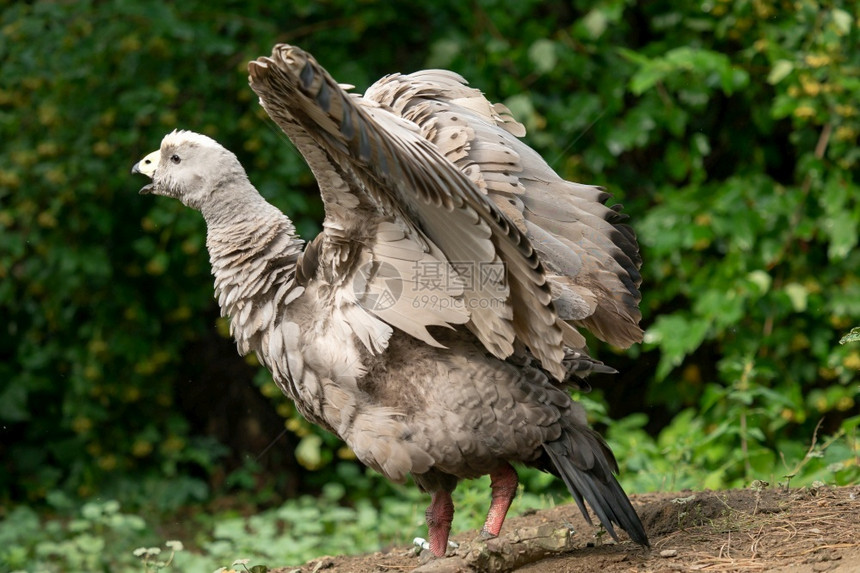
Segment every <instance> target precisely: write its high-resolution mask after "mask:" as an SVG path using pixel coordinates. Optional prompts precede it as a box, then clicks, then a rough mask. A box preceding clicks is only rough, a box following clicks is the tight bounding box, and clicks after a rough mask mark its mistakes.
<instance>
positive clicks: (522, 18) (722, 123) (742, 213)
mask: <svg viewBox="0 0 860 573" xmlns="http://www.w3.org/2000/svg"><path fill="white" fill-rule="evenodd" d="M858 40H860V38H858V31H857V14H856V6H854V5H853V3H850V2H846V1H835V2H830V3H826V4H820V3H815V2H811V1H808V0H799V1H798V2H790V3H789V2H778V1H777V2H773V1H768V0H749V1H746V0H737V1H734V2H731V1H726V0H718V1H715V2H684V3H674V4H671V5H670V4H665V3H645V4H643V5H634V4H632V3H630V2H626V1H624V0H605V1H602V2H598V3H594V2H585V1H584V0H577V1H574V2H561V1H550V2H546V1H540V2H538V1H536V0H527V1H521V0H479V1H475V2H471V3H462V2H454V1H453V0H446V1H443V2H437V3H433V5H432V6H424V5H423V4H421V3H417V4H416V3H403V4H399V3H384V2H375V1H370V0H368V1H364V2H351V1H347V0H330V1H328V2H311V1H298V2H291V3H289V5H286V4H284V5H280V4H272V3H271V2H261V1H259V0H253V1H250V2H245V3H242V4H241V5H240V4H237V3H228V2H224V3H218V2H216V3H214V4H213V3H212V2H201V1H199V0H188V1H186V2H182V3H179V4H170V3H167V4H157V5H156V4H152V3H149V2H138V1H129V2H122V3H102V2H77V3H53V2H33V3H13V4H8V5H6V6H4V7H3V8H2V35H0V58H2V61H3V62H4V64H3V79H2V84H0V137H2V139H3V142H4V145H3V153H2V154H0V317H2V321H0V324H2V328H3V329H4V331H3V334H2V335H0V357H2V360H0V458H2V462H0V463H2V464H3V471H0V499H4V500H7V499H14V500H17V501H36V500H41V499H43V498H44V497H45V496H46V495H48V493H49V492H51V491H55V490H62V491H66V492H70V493H72V494H75V495H80V496H84V497H86V496H89V495H92V494H94V493H96V492H102V493H103V492H105V491H107V490H109V489H111V488H112V489H113V491H114V492H115V493H117V494H118V495H119V494H122V495H124V496H125V497H134V496H137V497H138V498H144V499H150V500H152V499H161V500H163V501H164V505H165V506H176V505H178V504H181V503H183V502H185V501H188V500H194V499H203V498H205V497H206V496H207V495H208V492H209V490H208V487H209V484H210V482H211V481H212V476H213V474H214V473H217V471H216V470H219V464H220V461H219V460H221V459H222V457H223V455H224V453H225V452H224V449H223V448H222V447H220V446H219V445H218V444H216V443H213V441H212V440H207V439H204V438H202V437H201V436H204V435H205V434H206V431H207V430H206V428H205V427H199V426H197V427H195V426H192V424H191V422H189V419H190V417H189V415H190V410H189V407H188V406H185V409H184V410H183V409H181V408H178V407H177V405H176V392H177V388H179V387H181V385H182V384H184V383H185V382H186V380H187V377H188V376H199V373H198V374H195V370H194V368H192V367H190V366H189V365H193V364H194V360H195V357H196V355H194V354H192V353H191V352H190V350H189V349H190V348H191V347H192V346H191V345H192V344H193V343H194V342H195V341H197V342H199V341H201V340H204V339H205V336H206V335H207V333H211V332H212V331H213V329H215V328H216V325H215V324H213V320H214V316H216V314H217V313H216V311H215V309H214V302H213V300H212V296H211V279H210V277H209V268H208V261H207V255H206V253H205V249H204V232H205V231H204V228H203V224H202V221H201V219H200V217H199V216H198V215H197V214H196V213H193V212H191V211H189V210H187V209H185V208H184V207H182V206H181V205H180V204H178V203H177V202H174V201H167V200H159V199H158V198H151V197H146V198H140V197H138V196H137V195H136V193H135V192H136V190H137V188H138V187H139V186H141V185H142V184H143V181H142V180H140V179H136V178H132V177H131V176H130V175H129V173H128V171H129V169H130V166H131V165H132V164H133V163H134V162H135V161H137V160H138V159H139V158H140V157H142V156H143V155H144V154H145V153H147V152H149V151H150V150H152V149H154V148H156V147H157V146H158V143H159V141H160V138H161V137H162V135H163V134H164V133H165V132H167V131H170V130H172V129H174V128H187V129H194V130H197V131H201V132H205V133H207V134H209V135H211V136H213V137H215V138H216V139H218V140H219V141H220V142H221V143H223V144H224V145H226V146H227V147H229V148H231V149H233V150H235V151H236V152H237V154H238V155H239V157H240V159H241V160H242V162H243V163H244V165H246V167H247V169H248V171H249V175H250V177H251V180H252V181H253V182H254V183H255V184H256V185H257V187H258V188H259V189H260V190H261V192H262V193H263V194H264V195H266V196H267V197H269V198H270V199H271V200H272V201H274V202H276V203H277V204H278V205H279V206H281V207H282V208H283V209H284V210H285V211H287V212H288V213H289V214H290V215H291V216H293V217H294V218H295V219H296V220H297V223H298V226H299V229H300V230H301V231H302V232H303V234H305V236H310V235H312V234H313V232H315V229H316V228H317V225H318V222H319V217H320V216H321V213H320V211H319V201H318V199H317V197H316V191H315V185H314V182H313V179H312V177H311V175H310V173H309V171H308V170H307V169H306V168H305V167H304V165H303V163H302V161H301V159H300V157H299V156H298V154H297V153H295V152H294V151H292V150H291V148H290V147H289V145H288V144H287V143H286V142H285V138H284V137H283V136H282V135H281V134H279V133H278V132H277V131H276V130H275V129H274V128H272V127H271V125H270V124H269V123H268V121H267V120H266V119H265V116H264V114H263V113H262V111H261V110H260V109H259V106H257V105H256V103H255V101H254V97H253V93H252V92H251V90H250V89H249V88H248V87H247V85H246V79H245V76H246V71H245V63H246V62H247V60H249V59H251V58H254V57H257V56H259V55H264V54H267V53H268V52H269V50H270V48H271V45H272V44H274V43H275V42H276V41H289V42H294V43H297V44H299V45H301V46H303V47H305V48H307V49H308V50H309V51H311V52H312V53H314V54H315V55H316V57H317V59H318V60H319V61H320V62H321V63H322V64H323V65H325V66H326V67H328V68H329V69H330V70H331V71H332V73H333V74H334V75H335V77H337V78H338V79H339V80H340V81H343V82H350V83H353V84H356V85H357V86H358V87H359V89H364V88H365V87H366V86H367V85H369V83H370V82H371V81H373V80H374V79H376V78H377V77H379V76H380V75H382V74H384V73H389V72H393V71H412V70H415V69H419V68H422V67H429V66H440V67H449V68H452V69H454V70H456V71H458V72H460V73H461V74H462V75H464V76H465V77H466V78H468V79H469V81H470V82H471V83H472V85H474V86H477V87H480V88H481V89H483V90H484V91H485V92H487V93H488V95H489V96H490V97H491V99H494V100H503V101H505V102H506V103H507V104H508V105H509V106H510V107H511V108H512V109H513V110H514V112H515V114H516V115H517V116H518V117H519V118H520V119H521V120H522V121H523V122H524V123H525V124H526V125H527V127H528V128H529V132H530V133H529V136H528V139H529V141H530V143H532V144H533V145H534V146H535V147H536V148H538V149H539V150H540V151H541V153H543V155H544V156H545V157H546V158H547V159H548V160H549V161H550V162H551V164H552V165H553V166H554V167H555V168H556V169H557V170H558V171H559V172H560V173H561V174H562V175H564V176H565V177H567V178H570V179H574V180H577V181H583V182H589V183H597V184H603V185H606V186H607V187H609V188H610V189H611V190H612V191H613V193H614V194H615V196H616V198H617V199H618V200H623V202H624V203H625V204H626V212H628V213H629V214H631V216H632V219H631V222H632V224H633V225H634V226H635V228H636V229H637V231H638V232H639V235H640V238H641V242H642V248H643V252H644V258H645V267H644V276H645V282H644V285H643V290H644V295H645V296H644V300H643V309H644V313H645V325H646V326H647V327H648V330H647V339H646V342H647V343H646V345H645V346H644V347H642V348H635V349H633V350H631V351H629V352H628V353H627V354H625V355H621V354H618V353H616V352H614V351H613V350H612V349H606V348H601V347H600V346H596V350H597V351H598V352H600V353H601V354H606V353H607V352H612V353H613V354H614V355H612V356H609V357H606V356H604V358H606V359H607V360H609V361H611V362H612V363H613V365H615V366H617V367H618V368H619V370H621V371H622V373H623V374H622V375H620V376H618V377H616V378H615V379H608V378H605V379H600V380H595V386H596V387H599V388H602V389H603V393H602V394H600V393H596V394H595V395H594V396H593V397H591V401H592V403H593V404H594V406H596V407H598V408H600V407H603V408H606V407H607V406H608V413H609V414H610V415H612V416H614V417H621V416H625V415H627V414H630V413H632V412H647V415H646V414H638V415H635V416H633V417H629V418H625V419H624V420H622V422H620V423H610V422H609V418H607V417H605V416H603V417H599V416H597V417H596V419H599V420H600V421H602V422H606V423H610V424H611V427H610V434H611V436H612V438H613V444H614V445H615V446H616V448H618V451H619V453H620V456H619V457H620V459H621V461H622V464H623V465H624V469H625V470H629V471H628V473H627V474H625V475H626V476H628V477H629V478H630V479H633V478H634V477H635V474H633V475H631V472H633V471H638V472H642V473H643V474H645V473H647V472H651V471H658V470H659V469H660V468H661V467H664V466H665V462H666V460H667V459H670V460H673V461H677V462H682V463H686V464H689V466H690V467H691V468H693V470H691V473H690V476H695V477H696V479H693V480H692V481H693V482H696V483H698V484H699V485H701V479H705V478H703V477H702V476H705V477H706V478H707V479H708V482H707V483H708V485H713V486H720V485H735V484H738V483H741V482H742V481H743V480H744V479H747V478H749V477H750V476H751V474H758V473H760V472H774V471H778V469H779V468H780V467H781V464H782V461H781V459H780V453H781V452H782V453H785V454H786V456H795V455H796V456H801V457H802V456H803V455H804V453H803V452H805V451H806V449H807V446H808V444H809V442H810V440H811V439H812V436H813V433H814V430H815V428H816V425H817V423H818V421H819V419H821V418H824V420H825V422H824V424H823V425H822V427H821V430H820V432H821V434H822V436H824V435H828V436H834V435H836V436H844V439H845V440H850V439H856V438H855V437H853V436H855V434H854V431H855V428H856V425H857V423H858V420H860V419H858V417H857V416H856V413H857V404H856V401H857V399H858V391H860V390H858V382H857V378H858V376H857V372H858V368H860V350H858V347H857V344H856V343H850V344H846V345H843V346H840V345H838V343H837V342H838V340H839V337H840V336H841V335H842V334H844V333H845V332H846V331H847V330H848V328H849V327H850V326H853V325H856V324H857V323H858V321H860V281H858V278H857V276H856V269H857V268H858V265H860V254H858V250H857V249H856V245H857V233H858V222H860V206H858V200H857V198H858V196H860V194H858V187H857V184H856V179H857V173H858V167H857V161H858V154H860V151H858V147H857V145H856V144H857V137H858V134H860V115H858V109H857V94H858V93H860V80H858V78H860V74H858V71H860V53H858V52H857V50H856V49H854V47H855V46H856V45H858ZM222 334H223V333H222ZM236 360H239V359H238V358H237V359H236ZM189 373H191V374H189ZM206 382H207V383H208V384H209V385H210V386H211V392H210V394H211V395H213V396H215V397H217V396H218V395H220V394H222V393H223V388H225V387H226V386H227V385H229V384H247V383H248V381H247V380H230V379H223V378H222V379H218V378H213V379H211V380H206ZM256 382H257V386H258V387H259V388H260V391H261V392H262V393H263V394H264V395H266V396H268V397H270V398H271V399H272V401H273V408H276V409H277V411H278V413H279V414H281V415H282V416H283V417H284V418H286V419H288V422H287V428H288V431H290V432H291V433H292V434H294V435H295V436H296V439H297V440H300V448H299V462H301V463H302V464H304V466H305V467H307V468H309V469H315V470H320V471H319V472H317V473H316V474H312V475H311V476H310V477H306V478H305V479H306V480H307V481H308V482H325V481H328V480H330V479H336V476H335V472H334V469H333V468H334V467H336V464H335V461H336V460H338V459H349V457H350V453H349V452H348V451H346V450H344V449H343V448H342V445H341V444H340V443H339V442H338V441H337V440H335V439H334V438H333V437H331V436H329V435H327V434H324V433H322V432H320V431H319V430H318V429H316V428H313V427H312V426H309V425H308V424H307V423H306V422H304V421H302V420H301V419H300V418H299V417H298V415H297V414H296V413H295V410H294V409H293V408H292V407H290V406H289V405H288V404H287V403H286V401H285V400H284V399H283V398H282V397H280V396H279V395H278V394H277V393H276V392H273V391H272V390H273V389H274V386H273V385H272V384H271V381H270V380H269V379H268V376H267V375H266V374H265V373H260V374H259V375H258V376H257V379H256ZM601 396H605V402H604V400H603V398H601ZM236 415H246V416H251V417H253V416H254V413H253V412H252V413H250V414H249V413H246V412H242V413H238V412H237V414H236ZM852 416H853V417H852ZM661 432H662V433H661ZM275 437H276V436H272V439H275ZM681 438H683V439H681ZM819 443H824V442H823V441H819ZM845 443H846V444H850V442H845ZM854 443H855V444H856V442H854ZM846 448H847V449H845V450H844V452H847V453H845V455H844V456H841V458H840V459H841V461H839V462H838V463H842V464H843V466H841V467H842V469H841V470H839V471H840V472H842V473H839V472H836V473H834V472H835V470H834V472H831V474H832V475H831V477H832V478H833V479H838V480H841V481H846V480H848V479H856V476H857V462H856V457H854V458H852V457H851V456H852V454H850V451H851V450H850V447H848V446H846ZM853 455H854V456H856V453H855V454H853ZM671 456H677V457H676V458H673V457H671ZM852 460H853V461H852ZM795 461H796V459H795V460H787V462H786V464H787V465H793V464H794V463H795ZM835 463H837V462H833V464H835ZM661 464H662V465H661ZM833 464H830V465H831V466H832V467H833V468H835V466H834V465H833ZM676 467H677V466H676ZM828 467H830V466H828ZM852 468H853V469H852ZM825 469H826V468H825ZM852 472H853V473H852ZM852 476H853V478H852ZM700 478H701V479H700ZM691 479H692V478H691ZM228 483H233V484H246V485H244V486H242V487H248V488H253V487H254V481H253V480H252V479H247V475H246V474H244V473H243V474H236V476H234V477H233V478H232V481H230V480H228ZM637 483H638V484H639V485H641V486H642V487H663V486H664V484H656V483H648V484H645V483H643V482H637ZM676 483H677V482H676ZM130 490H133V495H132V493H129V491H130Z"/></svg>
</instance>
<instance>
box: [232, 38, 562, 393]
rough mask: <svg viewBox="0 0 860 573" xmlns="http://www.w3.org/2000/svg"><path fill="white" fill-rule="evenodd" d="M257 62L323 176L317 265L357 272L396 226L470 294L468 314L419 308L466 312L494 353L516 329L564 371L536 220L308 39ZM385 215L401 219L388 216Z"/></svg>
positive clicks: (269, 97) (334, 272)
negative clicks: (353, 88) (515, 215)
mask: <svg viewBox="0 0 860 573" xmlns="http://www.w3.org/2000/svg"><path fill="white" fill-rule="evenodd" d="M249 72H250V82H251V87H252V88H253V89H254V91H255V92H256V93H257V94H258V95H259V97H260V102H261V104H262V105H263V107H264V108H265V109H266V111H267V112H268V113H269V115H270V116H271V117H272V119H273V120H274V121H275V122H276V123H278V125H280V126H281V128H282V129H284V131H285V132H286V133H287V135H288V136H290V138H291V139H292V140H293V141H294V143H295V144H296V145H297V147H298V148H299V150H300V151H301V152H302V153H303V154H304V155H305V158H306V159H307V160H308V163H309V164H310V165H311V168H312V169H313V170H314V172H315V175H316V176H317V179H318V180H319V181H320V186H321V191H322V195H323V200H324V202H325V204H326V221H325V224H324V229H325V240H324V241H325V246H326V248H327V249H328V254H327V255H326V256H324V257H319V258H320V264H319V266H318V268H317V270H315V271H312V272H328V273H331V277H329V278H330V279H336V278H337V276H342V277H353V276H354V272H355V270H356V268H357V265H358V264H359V262H360V261H361V256H358V255H355V252H356V251H361V252H365V251H363V250H362V249H361V245H367V244H373V245H375V246H374V247H373V248H372V249H371V254H370V255H369V256H371V257H375V256H378V255H379V253H380V252H382V251H384V250H385V249H386V248H387V246H386V245H387V244H388V243H390V242H391V238H395V241H394V242H396V241H403V240H404V239H405V240H407V241H408V242H409V243H410V247H409V248H408V249H406V250H407V251H409V250H410V249H413V248H417V249H420V251H421V252H424V253H429V254H430V256H431V257H432V259H433V260H434V261H438V263H439V264H441V265H442V267H443V269H444V272H445V273H448V276H449V277H451V273H452V272H453V273H454V275H455V276H453V277H452V278H459V282H458V281H457V280H451V281H450V285H449V287H448V288H449V290H447V291H445V292H444V294H445V296H448V297H451V298H452V299H457V300H460V301H461V306H460V307H459V308H460V311H459V312H458V314H457V318H458V319H459V320H443V319H442V318H440V315H439V314H438V312H439V310H440V309H437V308H431V309H421V310H422V314H423V315H424V317H425V318H424V319H423V320H425V321H426V320H427V317H434V319H435V320H437V322H436V324H438V323H440V321H441V322H448V323H456V322H462V319H463V318H464V317H465V316H467V319H468V322H467V324H466V325H467V327H468V328H470V329H471V330H472V331H473V332H474V333H475V335H476V336H477V337H478V338H479V339H480V340H481V342H482V343H483V344H484V346H485V347H486V348H487V349H488V350H489V351H491V352H492V353H494V354H495V355H496V356H499V357H502V358H504V357H507V356H509V355H510V354H511V353H512V352H513V350H514V344H515V342H517V341H519V342H521V343H523V344H525V345H526V346H527V347H528V348H529V349H530V351H531V352H532V353H533V354H534V356H536V357H537V358H538V359H539V360H540V361H541V363H542V365H543V367H544V368H545V369H546V370H548V371H549V372H551V373H552V374H553V375H554V376H556V377H557V378H559V379H561V378H562V377H563V376H564V368H563V366H562V359H563V357H564V351H563V346H564V342H563V331H564V325H566V323H564V322H563V321H560V320H559V319H558V316H557V314H556V310H555V306H554V304H553V302H552V298H553V295H552V293H551V287H550V283H549V282H548V281H547V279H546V275H545V272H544V267H543V265H542V263H541V260H540V256H539V254H538V252H537V251H536V250H535V249H534V248H533V247H532V244H531V241H530V240H529V239H528V237H527V232H528V231H527V230H528V227H527V226H523V225H519V224H517V222H516V221H515V220H513V219H512V218H511V217H510V216H509V215H506V214H505V211H503V208H500V207H499V204H498V203H497V202H495V201H494V200H493V199H492V198H491V197H490V196H488V195H487V194H486V193H485V192H484V190H482V189H481V188H480V187H479V185H476V183H475V181H473V179H471V178H470V176H469V175H468V174H467V173H465V172H464V171H462V170H461V169H460V168H458V167H457V166H456V165H455V164H454V163H452V161H451V160H449V159H448V158H447V157H446V156H445V154H444V153H443V151H441V150H440V147H439V146H437V145H436V144H434V142H432V141H431V140H430V139H428V138H427V137H426V136H425V134H424V133H423V132H422V129H421V127H420V126H419V125H418V124H417V123H415V122H414V121H409V120H407V119H404V118H403V117H400V116H399V115H398V114H397V113H395V112H393V111H392V110H391V109H389V108H388V107H386V106H382V105H380V104H379V103H378V102H374V101H373V100H371V99H367V98H362V97H359V96H355V95H350V94H348V93H346V92H345V91H344V89H343V88H342V87H341V86H340V85H338V84H337V83H336V82H335V81H334V79H332V78H331V76H330V75H329V74H328V73H327V72H326V71H325V70H324V69H323V68H322V67H321V66H319V64H317V62H316V61H315V60H314V59H313V57H312V56H310V55H309V54H306V53H305V52H303V51H302V50H300V49H298V48H295V47H291V46H286V45H279V46H276V47H275V48H274V50H273V52H272V56H271V57H268V58H260V59H258V60H256V61H253V62H251V63H250V64H249ZM489 172H490V171H489V170H488V171H487V173H489ZM383 220H384V221H386V222H389V223H390V224H391V225H394V227H391V226H388V227H380V226H379V222H380V221H383ZM401 235H402V236H401ZM362 241H363V242H362ZM380 247H382V248H381V249H380ZM398 252H399V253H400V254H401V255H404V253H403V252H402V251H398ZM331 253H339V256H332V254H331ZM306 256H307V254H306ZM403 260H409V259H408V257H407V258H405V259H403ZM302 266H303V267H304V266H305V265H302ZM308 266H309V267H311V268H312V267H313V265H308ZM416 266H417V267H422V266H423V267H427V265H420V264H419V265H416ZM430 268H432V267H430ZM422 273H424V274H422V278H423V279H424V280H425V284H426V283H427V282H428V280H427V276H426V275H427V273H426V272H424V271H422ZM377 316H380V317H381V315H379V314H377ZM449 318H451V317H450V316H449ZM383 320H386V322H389V324H392V325H394V326H397V325H396V324H394V323H393V322H391V321H390V320H389V319H388V318H383ZM428 324H430V323H429V322H428ZM425 332H426V329H425ZM428 336H429V335H428Z"/></svg>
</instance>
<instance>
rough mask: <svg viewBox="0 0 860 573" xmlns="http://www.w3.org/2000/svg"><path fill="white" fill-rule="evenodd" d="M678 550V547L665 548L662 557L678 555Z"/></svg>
mask: <svg viewBox="0 0 860 573" xmlns="http://www.w3.org/2000/svg"><path fill="white" fill-rule="evenodd" d="M677 555H678V551H677V550H676V549H664V550H663V551H661V552H660V557H676V556H677Z"/></svg>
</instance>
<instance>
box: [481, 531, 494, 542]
mask: <svg viewBox="0 0 860 573" xmlns="http://www.w3.org/2000/svg"><path fill="white" fill-rule="evenodd" d="M496 537H498V535H493V534H492V533H490V532H489V531H487V530H486V529H481V539H484V540H487V539H495V538H496Z"/></svg>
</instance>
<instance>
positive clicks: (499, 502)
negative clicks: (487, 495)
mask: <svg viewBox="0 0 860 573" xmlns="http://www.w3.org/2000/svg"><path fill="white" fill-rule="evenodd" d="M518 483H519V479H518V478H517V472H516V470H514V468H512V467H511V465H510V464H504V465H503V466H500V467H499V468H498V469H496V470H495V471H494V472H492V473H490V487H491V488H492V489H493V497H492V501H491V502H490V510H489V511H488V512H487V521H486V522H485V523H484V527H483V528H482V529H481V535H482V536H483V537H498V536H499V531H501V530H502V524H503V523H504V522H505V516H506V515H507V514H508V509H509V508H510V507H511V502H512V501H514V496H516V494H517V484H518Z"/></svg>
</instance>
